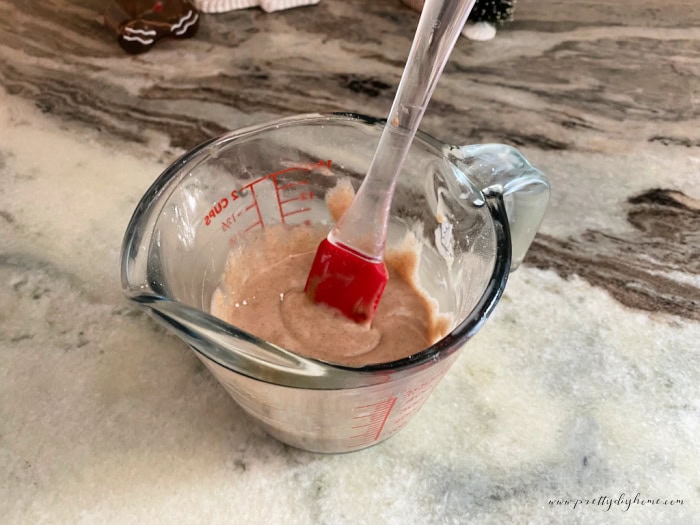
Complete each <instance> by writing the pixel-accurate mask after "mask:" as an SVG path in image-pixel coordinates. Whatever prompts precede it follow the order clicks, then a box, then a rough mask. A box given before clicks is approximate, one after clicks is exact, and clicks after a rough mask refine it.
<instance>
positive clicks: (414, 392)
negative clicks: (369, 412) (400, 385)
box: [389, 368, 447, 435]
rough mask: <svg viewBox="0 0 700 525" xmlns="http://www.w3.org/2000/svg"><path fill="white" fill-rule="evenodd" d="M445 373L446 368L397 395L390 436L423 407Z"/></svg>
mask: <svg viewBox="0 0 700 525" xmlns="http://www.w3.org/2000/svg"><path fill="white" fill-rule="evenodd" d="M446 373H447V368H445V369H444V370H441V371H440V372H438V373H437V374H434V375H433V376H432V377H430V378H428V379H426V380H425V381H423V382H422V383H420V384H419V385H417V386H415V387H413V388H409V389H408V390H406V391H405V392H403V393H401V394H399V397H400V399H401V401H400V403H399V407H398V409H397V414H396V417H395V418H394V419H393V420H392V425H391V430H390V431H389V434H390V435H391V434H394V433H396V432H398V431H399V430H401V429H402V428H403V427H404V426H405V425H406V423H408V422H409V420H410V419H411V418H412V417H413V416H414V415H415V414H416V413H417V412H418V411H419V410H420V409H421V408H422V407H423V405H424V404H425V402H426V401H427V400H428V397H430V394H431V393H432V391H433V390H434V389H435V387H436V386H437V384H438V383H439V382H440V380H441V379H442V377H443V376H444V375H445V374H446Z"/></svg>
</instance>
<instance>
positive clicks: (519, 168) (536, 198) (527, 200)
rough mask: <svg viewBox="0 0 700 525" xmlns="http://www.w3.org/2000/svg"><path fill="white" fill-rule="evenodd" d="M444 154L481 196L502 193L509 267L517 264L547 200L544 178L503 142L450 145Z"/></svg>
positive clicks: (536, 228)
mask: <svg viewBox="0 0 700 525" xmlns="http://www.w3.org/2000/svg"><path fill="white" fill-rule="evenodd" d="M447 156H448V157H449V158H450V159H451V160H452V162H454V163H455V164H456V165H457V167H458V168H460V169H461V170H462V172H463V173H464V175H465V176H466V178H467V179H469V181H470V182H471V183H472V184H473V185H474V186H476V187H477V188H478V189H479V190H480V191H481V193H482V194H483V196H484V197H489V196H494V195H501V196H502V197H503V202H504V204H505V209H506V215H507V216H508V224H509V227H510V235H511V242H512V261H511V271H513V270H515V269H517V268H518V266H520V263H521V262H522V261H523V258H524V257H525V254H526V253H527V250H528V248H529V247H530V244H531V243H532V240H533V239H534V237H535V234H536V233H537V230H538V228H539V226H540V224H541V222H542V219H543V218H544V214H545V211H546V210H547V203H548V202H549V194H550V186H549V181H548V180H547V178H546V177H545V176H544V175H543V174H542V173H541V172H540V171H539V170H538V169H536V168H535V167H533V166H532V165H531V164H530V163H529V162H528V161H527V160H526V159H525V157H523V155H522V154H521V153H520V152H519V151H518V150H516V149H515V148H512V147H510V146H506V145H504V144H476V145H471V146H449V147H448V151H447Z"/></svg>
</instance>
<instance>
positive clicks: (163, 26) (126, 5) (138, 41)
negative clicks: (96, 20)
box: [104, 0, 199, 54]
mask: <svg viewBox="0 0 700 525" xmlns="http://www.w3.org/2000/svg"><path fill="white" fill-rule="evenodd" d="M104 23H105V25H106V26H107V27H108V28H109V29H110V30H111V31H112V32H113V33H114V34H115V35H116V36H117V41H118V42H119V45H120V46H122V48H123V49H124V50H125V51H126V52H127V53H133V54H136V53H143V52H144V51H148V50H149V49H150V48H151V47H152V46H153V44H155V42H156V41H157V40H160V39H161V38H164V37H173V38H189V37H191V36H192V35H194V34H195V33H196V32H197V29H198V28H199V13H198V12H197V9H196V8H195V6H194V4H192V3H191V2H189V1H188V0H114V1H112V2H111V3H110V5H109V7H108V8H107V11H106V12H105V16H104Z"/></svg>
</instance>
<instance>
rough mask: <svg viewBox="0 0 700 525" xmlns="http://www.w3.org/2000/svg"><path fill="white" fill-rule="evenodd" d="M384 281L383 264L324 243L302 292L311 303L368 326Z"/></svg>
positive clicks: (384, 270) (326, 242) (382, 291)
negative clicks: (332, 309) (323, 305)
mask: <svg viewBox="0 0 700 525" xmlns="http://www.w3.org/2000/svg"><path fill="white" fill-rule="evenodd" d="M388 280H389V273H388V272H387V269H386V266H385V265H384V263H383V262H381V261H380V262H375V261H371V260H368V259H366V258H364V257H362V256H361V255H359V254H358V253H356V252H353V251H350V250H349V249H347V248H345V247H343V246H339V245H336V244H333V243H332V242H330V241H329V240H328V239H324V240H323V242H321V244H320V245H319V247H318V250H317V251H316V257H315V259H314V263H313V265H312V266H311V271H310V272H309V278H308V279H307V280H306V287H305V288H304V291H305V292H306V294H307V295H308V297H309V298H310V299H311V300H312V301H314V302H315V303H324V304H327V305H328V306H331V307H333V308H336V309H338V310H340V311H341V312H342V313H343V314H344V315H345V316H346V317H349V318H350V319H352V320H353V321H355V322H356V323H360V324H369V323H371V322H372V318H373V317H374V312H375V311H376V310H377V306H378V305H379V299H381V297H382V293H384V288H385V287H386V283H387V281H388Z"/></svg>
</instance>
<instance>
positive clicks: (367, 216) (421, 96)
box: [329, 0, 475, 260]
mask: <svg viewBox="0 0 700 525" xmlns="http://www.w3.org/2000/svg"><path fill="white" fill-rule="evenodd" d="M474 1H475V0H427V1H426V2H425V5H424V6H423V12H422V14H421V17H420V21H419V22H418V29H417V30H416V34H415V36H414V38H413V45H412V46H411V52H410V54H409V56H408V61H407V62H406V68H405V69H404V72H403V75H402V77H401V82H400V83H399V88H398V91H397V93H396V97H395V98H394V103H393V105H392V106H391V111H390V112H389V118H388V119H387V123H386V126H385V127H384V131H383V133H382V136H381V137H380V139H379V145H378V147H377V151H376V152H375V154H374V158H373V159H372V163H371V164H370V167H369V170H368V172H367V176H366V177H365V180H364V182H363V183H362V186H360V189H359V190H358V193H357V196H356V197H355V199H354V201H353V203H352V205H351V206H350V207H349V208H348V209H347V211H346V212H345V214H343V216H342V217H341V219H340V221H339V222H338V224H337V225H336V227H335V228H334V229H333V231H332V232H331V233H330V235H329V240H330V241H331V242H333V243H336V244H342V245H345V246H347V247H350V248H352V249H354V250H357V251H358V252H360V253H362V254H363V255H365V256H367V257H368V258H370V259H374V260H381V259H382V258H383V256H384V244H385V241H386V231H387V224H388V220H389V209H390V207H391V199H392V196H393V194H394V187H395V186H396V178H397V176H398V174H399V172H400V171H401V167H402V165H403V161H404V159H405V158H406V153H407V152H408V149H409V148H410V146H411V142H413V137H414V136H415V134H416V131H417V130H418V125H419V124H420V121H421V119H422V118H423V113H424V112H425V108H426V106H427V105H428V101H429V100H430V97H431V96H432V94H433V91H434V90H435V86H436V85H437V82H438V80H439V78H440V75H441V74H442V70H443V69H444V68H445V64H446V63H447V59H448V58H449V56H450V53H451V52H452V48H453V47H454V45H455V42H456V41H457V38H458V37H459V34H460V31H461V29H462V27H463V26H464V23H465V22H466V20H467V16H468V15H469V12H470V11H471V9H472V6H473V5H474Z"/></svg>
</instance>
